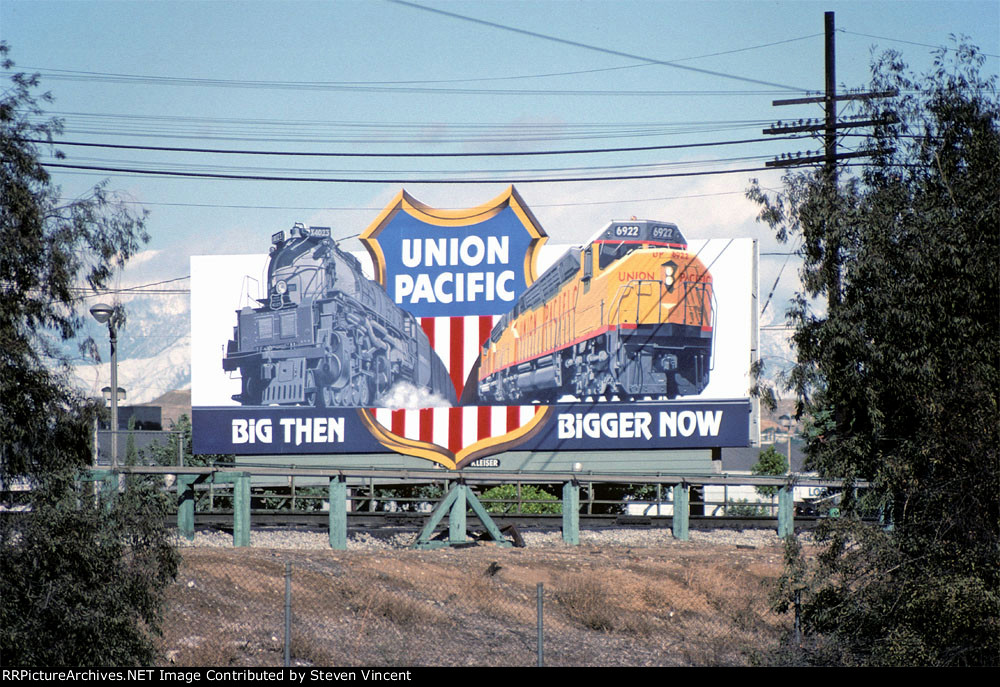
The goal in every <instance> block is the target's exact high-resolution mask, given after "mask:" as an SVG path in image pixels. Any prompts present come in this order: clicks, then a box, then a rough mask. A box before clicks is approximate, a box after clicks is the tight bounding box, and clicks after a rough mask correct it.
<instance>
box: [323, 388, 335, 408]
mask: <svg viewBox="0 0 1000 687" xmlns="http://www.w3.org/2000/svg"><path fill="white" fill-rule="evenodd" d="M337 400H338V399H337V395H336V393H335V392H334V390H333V388H332V387H329V386H324V387H323V389H322V390H321V392H320V401H321V405H322V406H323V407H324V408H332V407H333V406H336V405H339V403H338V402H337Z"/></svg>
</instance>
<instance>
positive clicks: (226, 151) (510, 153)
mask: <svg viewBox="0 0 1000 687" xmlns="http://www.w3.org/2000/svg"><path fill="white" fill-rule="evenodd" d="M803 138H808V139H811V138H812V137H811V136H769V137H766V138H744V139H733V140H729V141H708V142H704V143H676V144H669V145H659V146H629V147H620V148H577V149H567V150H506V151H492V152H458V153H454V152H453V153H399V152H390V153H373V152H320V151H290V150H284V151H283V150H234V149H232V148H189V147H172V146H143V145H126V144H120V143H91V142H83V141H54V142H53V145H57V146H75V147H88V148H109V149H113V150H142V151H158V152H170V153H207V154H213V155H270V156H285V157H358V158H366V157H375V158H435V157H524V156H539V155H596V154H601V153H634V152H644V151H651V150H679V149H684V148H709V147H715V146H728V145H742V144H747V143H764V142H769V141H782V140H798V139H803ZM25 140H26V141H28V142H29V143H39V144H46V143H48V142H49V141H47V140H43V139H33V138H29V139H25Z"/></svg>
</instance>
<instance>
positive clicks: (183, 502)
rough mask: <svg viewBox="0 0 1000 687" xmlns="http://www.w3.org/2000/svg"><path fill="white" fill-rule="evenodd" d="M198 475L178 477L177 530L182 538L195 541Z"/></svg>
mask: <svg viewBox="0 0 1000 687" xmlns="http://www.w3.org/2000/svg"><path fill="white" fill-rule="evenodd" d="M198 479H199V476H198V475H177V529H178V531H179V532H180V533H181V536H182V537H184V538H185V539H187V540H188V541H191V540H193V539H194V501H195V496H194V483H195V482H197V481H198Z"/></svg>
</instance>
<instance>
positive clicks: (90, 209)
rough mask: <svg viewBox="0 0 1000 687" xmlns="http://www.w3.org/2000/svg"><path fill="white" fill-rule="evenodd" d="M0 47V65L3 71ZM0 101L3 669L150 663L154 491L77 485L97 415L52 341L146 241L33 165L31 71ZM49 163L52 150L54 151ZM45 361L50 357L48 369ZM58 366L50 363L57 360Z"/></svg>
mask: <svg viewBox="0 0 1000 687" xmlns="http://www.w3.org/2000/svg"><path fill="white" fill-rule="evenodd" d="M8 52H9V49H8V46H7V45H6V44H5V43H0V62H2V66H3V69H4V71H5V72H6V73H8V74H10V70H11V68H12V67H13V64H12V62H11V61H10V60H9V59H7V53H8ZM9 83H10V86H9V87H8V88H6V89H5V90H3V92H2V94H0V159H2V164H0V292H2V294H0V484H2V485H3V486H4V487H7V486H8V485H11V484H13V483H15V482H21V483H23V484H26V485H29V486H30V487H31V492H30V508H31V515H30V517H28V518H24V519H19V520H17V521H16V522H14V521H12V520H11V519H10V518H2V519H0V587H2V589H3V593H2V594H0V654H2V655H3V662H4V665H5V666H10V665H45V666H57V665H58V666H62V665H126V664H141V663H149V662H150V661H152V660H153V658H154V656H155V651H154V643H153V639H154V635H155V633H156V631H157V630H158V627H159V621H160V614H161V609H162V605H163V592H164V589H165V587H166V585H167V583H168V582H169V581H170V580H171V579H172V578H173V576H174V575H175V574H176V569H177V554H176V552H175V551H174V549H173V548H172V546H171V545H170V542H169V538H168V536H167V532H166V531H165V530H164V529H163V526H162V524H163V520H164V516H165V513H166V510H165V509H166V505H167V504H166V502H165V500H164V497H163V496H162V494H161V493H160V491H159V489H157V488H156V487H155V484H154V483H151V482H149V481H146V480H142V479H135V478H132V479H129V480H127V483H126V485H125V487H126V488H125V490H124V492H123V493H121V494H118V493H117V490H115V489H109V490H107V491H110V492H111V493H110V494H109V493H104V494H102V495H101V496H100V497H98V498H95V497H94V494H93V491H92V490H91V488H90V485H89V484H83V483H81V482H80V480H79V477H80V474H81V470H82V469H84V468H85V467H86V466H87V465H88V464H89V463H90V451H91V428H92V427H93V418H94V417H95V414H96V413H97V408H96V407H95V406H94V405H93V404H91V403H88V402H87V401H86V400H85V399H83V398H82V397H81V396H80V395H79V394H78V393H77V392H76V391H75V390H74V388H73V387H72V385H71V384H70V383H69V381H68V365H67V363H66V362H65V360H63V359H62V357H61V356H60V354H59V348H58V344H59V343H60V342H61V341H64V340H68V339H70V338H72V337H73V336H74V335H75V334H76V333H77V332H78V331H79V329H80V327H81V326H82V324H83V321H84V320H83V318H84V317H85V314H81V313H80V312H79V311H78V310H77V307H78V306H79V305H80V302H79V300H78V299H77V294H76V292H75V289H77V288H78V287H80V286H89V287H92V288H94V289H101V288H104V287H105V286H106V285H107V283H108V280H109V279H110V278H111V276H112V275H113V274H114V271H115V270H116V269H118V268H119V267H120V266H121V265H122V264H124V262H125V261H126V260H127V259H128V258H129V256H131V255H133V254H134V253H135V252H136V251H137V250H138V249H139V248H140V247H141V246H142V244H143V243H144V242H145V241H146V240H147V236H146V233H145V230H144V224H143V222H144V215H136V214H134V213H132V212H131V211H130V210H129V209H128V208H127V206H126V205H125V204H123V203H120V202H117V200H116V198H115V197H114V196H113V195H112V194H110V193H109V192H108V191H107V190H106V188H105V186H103V185H101V186H98V187H97V188H95V189H93V191H92V192H91V193H90V194H88V195H87V196H85V197H83V198H78V199H76V200H69V201H64V200H63V199H62V198H61V197H60V190H59V188H58V187H56V186H54V185H53V184H52V183H51V180H50V178H49V175H48V173H47V172H46V170H45V168H44V167H43V165H42V163H41V157H42V151H43V150H45V149H49V148H51V145H52V141H53V139H54V137H55V136H56V135H57V134H58V133H59V131H60V128H59V123H58V122H57V121H54V120H48V119H45V114H44V112H43V111H42V107H41V103H44V102H47V101H49V100H51V98H50V96H48V95H47V94H46V95H41V96H36V95H35V92H36V90H37V86H38V78H37V76H25V75H23V74H17V73H14V74H10V82H9ZM55 154H56V155H58V153H55ZM53 361H56V362H55V363H53ZM60 361H61V362H60Z"/></svg>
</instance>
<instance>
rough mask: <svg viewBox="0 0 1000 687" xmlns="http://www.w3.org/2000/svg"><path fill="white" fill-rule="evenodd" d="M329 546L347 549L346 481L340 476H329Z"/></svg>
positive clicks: (342, 549)
mask: <svg viewBox="0 0 1000 687" xmlns="http://www.w3.org/2000/svg"><path fill="white" fill-rule="evenodd" d="M329 496H330V523H329V525H330V548H331V549H336V550H338V551H344V550H345V549H347V482H346V481H345V480H344V478H343V477H342V476H341V477H331V478H330V494H329Z"/></svg>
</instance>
